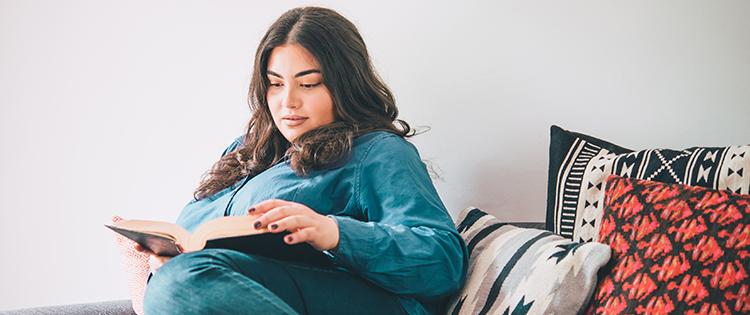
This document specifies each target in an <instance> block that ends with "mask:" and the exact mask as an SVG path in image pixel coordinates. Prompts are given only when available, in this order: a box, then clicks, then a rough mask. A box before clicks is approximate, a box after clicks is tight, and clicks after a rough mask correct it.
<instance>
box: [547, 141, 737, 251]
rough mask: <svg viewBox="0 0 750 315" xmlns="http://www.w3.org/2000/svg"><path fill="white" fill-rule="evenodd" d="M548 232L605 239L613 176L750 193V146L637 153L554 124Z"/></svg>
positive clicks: (582, 237)
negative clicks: (606, 194)
mask: <svg viewBox="0 0 750 315" xmlns="http://www.w3.org/2000/svg"><path fill="white" fill-rule="evenodd" d="M549 163H550V164H549V178H548V183H547V220H546V224H547V229H548V230H550V231H552V232H555V233H557V234H560V235H562V236H564V237H566V238H568V239H571V240H574V241H580V242H588V241H596V240H598V238H599V227H600V225H601V218H602V209H603V208H604V190H605V189H604V186H605V185H606V179H607V177H608V176H609V175H611V174H614V175H618V176H622V177H627V178H637V179H645V180H652V181H658V182H663V183H670V184H683V185H692V186H702V187H706V188H711V189H721V190H729V191H731V192H734V193H740V194H747V193H750V145H742V146H731V147H693V148H689V149H685V150H669V149H650V150H642V151H633V150H630V149H626V148H623V147H620V146H618V145H615V144H612V143H610V142H607V141H604V140H601V139H597V138H594V137H592V136H588V135H584V134H581V133H576V132H571V131H567V130H564V129H562V128H560V127H558V126H552V128H551V130H550V149H549Z"/></svg>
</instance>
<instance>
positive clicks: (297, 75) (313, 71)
mask: <svg viewBox="0 0 750 315" xmlns="http://www.w3.org/2000/svg"><path fill="white" fill-rule="evenodd" d="M266 72H267V73H268V74H269V75H272V76H275V77H279V78H282V79H283V78H284V77H282V76H281V75H280V74H278V73H276V72H273V71H271V70H266ZM310 73H320V70H318V69H310V70H305V71H300V72H298V73H297V74H295V75H294V77H295V78H299V77H301V76H305V75H308V74H310Z"/></svg>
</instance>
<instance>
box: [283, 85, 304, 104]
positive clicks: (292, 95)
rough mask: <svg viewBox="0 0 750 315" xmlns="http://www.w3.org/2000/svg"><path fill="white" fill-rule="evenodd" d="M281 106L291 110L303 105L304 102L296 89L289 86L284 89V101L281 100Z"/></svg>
mask: <svg viewBox="0 0 750 315" xmlns="http://www.w3.org/2000/svg"><path fill="white" fill-rule="evenodd" d="M281 105H282V106H284V107H289V108H297V107H299V106H300V105H302V100H301V99H300V98H299V95H298V93H297V91H296V89H295V88H293V87H291V86H288V87H287V88H285V89H284V99H283V100H281Z"/></svg>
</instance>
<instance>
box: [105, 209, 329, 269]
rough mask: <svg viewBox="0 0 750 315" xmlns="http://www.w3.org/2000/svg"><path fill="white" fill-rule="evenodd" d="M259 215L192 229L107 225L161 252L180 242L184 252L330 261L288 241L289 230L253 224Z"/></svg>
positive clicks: (172, 252)
mask: <svg viewBox="0 0 750 315" xmlns="http://www.w3.org/2000/svg"><path fill="white" fill-rule="evenodd" d="M256 218H257V216H251V215H242V216H228V217H220V218H216V219H213V220H209V221H206V222H204V223H203V224H201V225H200V226H198V228H197V229H196V230H195V231H194V232H193V233H190V232H188V231H187V230H185V229H184V228H183V227H181V226H179V225H177V224H175V223H169V222H163V221H149V220H122V221H118V222H115V223H113V224H112V225H108V224H105V226H106V227H108V228H110V229H111V230H113V231H115V232H117V233H120V234H122V235H124V236H125V237H127V238H129V239H131V240H133V241H135V242H137V243H138V244H140V245H141V246H142V247H143V248H146V249H149V250H151V251H152V252H154V253H155V254H157V255H159V256H170V257H172V256H177V255H179V254H181V253H182V251H181V250H180V248H179V247H178V246H177V244H180V246H182V248H183V249H184V252H194V251H199V250H202V249H204V248H227V249H233V250H237V251H240V252H243V253H246V254H254V255H261V256H266V257H270V258H275V259H281V260H288V261H296V262H304V263H309V264H314V265H331V262H330V260H329V258H328V257H326V256H325V255H324V254H323V253H322V252H321V251H318V250H316V249H315V248H313V247H312V246H311V245H310V244H308V243H299V244H294V245H289V244H287V243H285V242H284V236H285V235H288V234H289V232H286V231H285V232H281V233H271V232H270V231H268V229H267V228H262V229H255V228H253V223H254V222H255V219H256Z"/></svg>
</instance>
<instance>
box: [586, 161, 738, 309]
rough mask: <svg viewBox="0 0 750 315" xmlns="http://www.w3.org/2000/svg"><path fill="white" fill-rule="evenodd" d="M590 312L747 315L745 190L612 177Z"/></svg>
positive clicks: (601, 231)
mask: <svg viewBox="0 0 750 315" xmlns="http://www.w3.org/2000/svg"><path fill="white" fill-rule="evenodd" d="M606 185H607V188H606V193H605V198H604V202H605V209H604V216H603V218H602V227H601V230H600V233H599V241H600V242H603V243H605V244H609V245H610V246H611V247H612V260H611V261H610V263H609V265H608V266H609V267H610V268H612V269H611V271H610V272H608V274H606V275H605V276H604V277H602V279H601V281H600V282H599V284H598V287H597V289H596V291H595V293H594V297H593V298H592V302H591V304H590V305H589V309H588V313H589V314H593V313H595V314H748V313H750V276H749V275H748V274H750V195H740V194H734V193H730V192H726V191H719V190H711V189H706V188H702V187H693V186H685V185H678V184H664V183H659V182H653V181H646V180H638V179H631V178H622V177H619V176H614V175H613V176H610V177H609V178H608V179H607V184H606Z"/></svg>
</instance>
